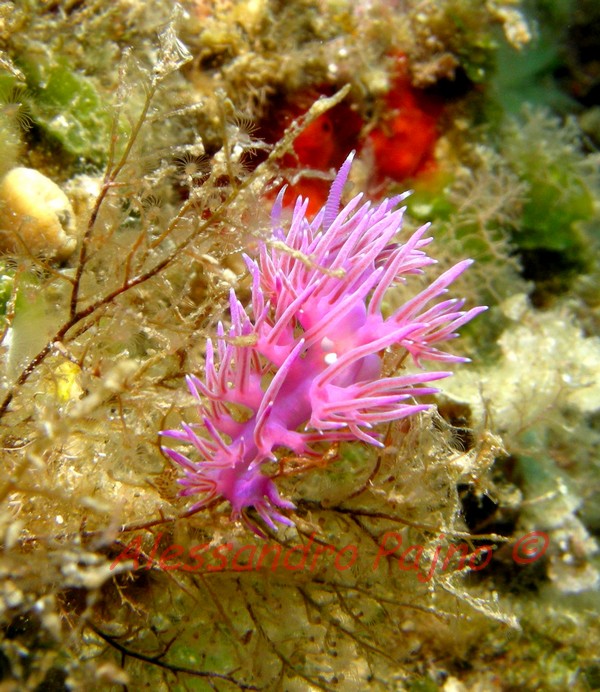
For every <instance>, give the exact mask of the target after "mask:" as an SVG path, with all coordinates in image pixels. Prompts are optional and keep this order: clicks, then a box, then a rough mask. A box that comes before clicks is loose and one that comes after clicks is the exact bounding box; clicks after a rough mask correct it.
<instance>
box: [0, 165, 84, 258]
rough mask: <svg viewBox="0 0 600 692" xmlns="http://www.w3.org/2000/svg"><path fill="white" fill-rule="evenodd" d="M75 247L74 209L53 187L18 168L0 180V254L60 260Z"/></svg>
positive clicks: (39, 176) (35, 173) (40, 176)
mask: <svg viewBox="0 0 600 692" xmlns="http://www.w3.org/2000/svg"><path fill="white" fill-rule="evenodd" d="M76 245H77V240H76V238H75V215H74V213H73V208H72V207H71V203H70V202H69V199H68V197H67V196H66V195H65V193H64V192H63V191H62V190H61V189H60V187H58V185H57V184H56V183H54V182H53V181H52V180H50V178H47V177H46V176H45V175H43V174H42V173H40V172H39V171H36V170H34V169H33V168H21V167H20V168H13V169H12V170H11V171H9V172H8V173H7V174H6V175H5V176H4V177H3V178H2V179H1V180H0V250H3V251H7V252H15V251H17V252H18V251H20V250H26V251H27V252H29V253H31V254H32V255H36V256H43V257H46V258H51V259H58V260H63V259H66V258H67V257H68V256H69V255H70V254H71V253H72V252H73V251H74V250H75V247H76Z"/></svg>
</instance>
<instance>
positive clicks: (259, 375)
mask: <svg viewBox="0 0 600 692" xmlns="http://www.w3.org/2000/svg"><path fill="white" fill-rule="evenodd" d="M351 164H352V155H350V156H349V157H348V159H347V160H346V161H345V163H344V164H343V166H342V167H341V169H340V171H339V173H338V175H337V177H336V179H335V181H334V183H333V185H332V187H331V192H330V194H329V197H328V199H327V202H326V204H325V206H324V207H323V209H322V210H321V211H320V212H319V213H318V214H317V215H316V217H315V218H314V219H313V220H312V221H308V220H307V218H306V209H307V201H306V200H302V198H299V199H298V200H297V202H296V206H295V208H294V211H293V215H292V220H291V224H290V227H289V230H287V231H284V230H283V228H282V225H281V221H280V219H281V215H282V200H283V191H282V192H281V193H280V194H279V196H278V198H277V200H276V202H275V205H274V208H273V212H272V222H273V234H272V238H271V239H269V240H266V241H265V242H263V243H261V245H260V250H259V254H258V257H257V258H256V259H252V258H250V257H247V256H245V257H244V259H245V262H246V264H247V266H248V270H249V271H250V275H251V277H252V304H251V306H250V308H249V309H248V310H246V309H244V307H243V306H242V304H241V303H240V302H239V301H238V299H237V297H236V294H235V291H233V290H232V291H231V294H230V298H229V310H230V316H231V326H230V327H229V328H228V329H227V330H226V329H225V327H224V326H223V325H222V324H221V323H219V325H218V328H217V338H216V346H215V344H213V342H212V340H210V339H208V341H207V345H206V364H205V372H204V378H203V379H200V378H198V377H196V376H194V375H189V376H188V377H187V378H186V379H187V384H188V387H189V389H190V392H191V393H192V395H193V396H194V397H195V399H196V401H197V402H198V410H199V413H200V419H201V420H202V424H195V425H186V424H185V423H184V424H182V426H181V430H166V431H164V432H163V433H162V434H163V435H167V436H169V437H171V438H174V439H175V440H178V441H179V442H184V443H187V444H191V445H193V446H194V447H195V449H196V452H195V454H194V455H193V456H194V457H195V458H196V459H197V461H193V460H192V459H191V458H189V457H188V456H184V455H183V454H182V453H181V452H179V451H176V450H173V449H169V448H166V447H163V451H164V452H165V454H167V455H168V456H169V457H170V458H171V459H172V460H173V461H174V462H176V463H177V464H178V465H179V466H180V467H181V468H182V470H183V474H184V475H183V478H181V479H180V481H179V483H180V484H181V485H183V486H184V490H183V491H182V492H181V494H182V495H192V496H198V497H199V500H198V501H197V502H196V503H195V504H194V505H193V507H192V510H196V509H200V508H201V507H203V506H204V505H206V504H207V503H209V502H210V501H212V500H213V499H215V498H222V499H225V500H228V501H229V503H230V504H231V507H232V519H242V520H243V521H244V523H245V524H246V525H247V526H249V528H251V529H252V530H253V531H254V532H255V533H258V534H259V535H263V534H262V532H261V531H260V529H259V528H258V527H257V526H256V525H255V524H253V523H252V522H251V521H250V520H249V518H248V516H247V514H246V510H247V509H248V508H250V507H254V509H255V510H256V512H257V513H258V515H259V516H260V517H261V518H262V520H263V521H264V522H265V524H266V525H267V526H269V527H270V528H271V529H276V526H275V522H279V523H282V524H288V525H291V524H292V522H291V521H290V519H289V518H288V517H286V516H285V515H284V514H282V512H281V511H280V510H286V509H293V508H294V505H293V504H292V503H291V502H290V501H288V500H284V499H283V498H281V497H280V496H279V493H278V491H277V488H276V487H275V483H274V482H273V480H272V479H271V478H270V477H269V476H267V475H265V474H264V473H263V469H262V467H263V465H264V464H265V463H267V462H271V461H276V460H277V456H276V452H277V451H278V450H280V449H287V450H291V451H292V452H294V453H296V454H298V455H313V456H314V455H315V454H318V452H316V450H315V448H314V445H315V444H318V443H322V442H335V441H339V440H361V441H363V442H366V443H367V444H371V445H377V446H383V445H382V442H381V441H380V435H379V434H378V433H377V431H376V428H375V426H377V425H378V424H379V423H385V422H387V421H392V420H399V419H401V418H405V417H406V416H410V415H412V414H414V413H417V412H419V411H423V410H425V409H427V408H428V406H427V405H423V404H417V403H415V401H414V397H418V396H420V395H424V394H431V393H434V392H436V391H437V390H436V389H435V388H433V387H429V386H423V384H424V383H429V382H433V381H434V380H439V379H442V378H444V377H448V375H450V374H451V373H450V372H447V371H445V370H444V371H435V372H418V373H416V374H415V373H413V374H404V375H403V374H398V375H396V376H394V377H386V376H383V375H382V353H383V352H384V351H385V350H386V349H388V348H390V347H394V348H395V349H405V351H406V352H407V353H409V354H410V355H411V356H412V359H413V361H414V363H416V364H417V365H420V364H421V361H424V360H438V361H444V362H460V361H464V360H466V359H465V358H460V357H458V356H453V355H450V354H448V353H445V352H444V351H440V350H438V348H437V347H436V345H437V344H438V343H439V342H441V341H446V340H448V339H451V338H453V337H455V336H457V334H456V330H457V329H458V327H460V326H462V325H463V324H465V323H466V322H468V321H469V320H471V319H472V318H473V317H474V316H475V315H477V314H478V313H480V312H482V311H483V310H485V307H477V308H473V309H471V310H467V311H463V310H462V308H463V305H464V301H463V300H456V299H450V300H442V301H438V302H435V301H436V300H437V299H438V298H439V297H440V296H441V295H443V294H444V293H446V292H447V290H448V286H449V285H450V284H451V283H452V282H453V281H454V280H455V279H456V278H457V277H458V276H459V275H460V274H461V273H462V272H463V271H464V270H465V269H466V268H467V267H468V266H469V264H470V263H471V261H470V260H464V261H462V262H459V263H458V264H456V265H455V266H454V267H452V268H451V269H449V270H448V271H446V272H445V273H444V274H442V275H441V276H440V277H438V278H437V279H436V280H435V281H433V282H432V283H431V284H430V285H429V286H428V287H427V288H425V289H424V290H423V291H421V292H420V293H417V294H416V295H415V296H414V297H413V298H411V299H410V300H408V301H407V302H406V303H404V305H402V306H401V307H399V308H398V309H397V310H396V311H395V312H393V313H392V314H390V315H389V316H388V317H384V316H383V315H382V312H381V305H382V301H383V299H384V297H385V293H386V291H387V289H388V288H390V287H391V286H393V285H394V284H396V283H398V282H404V281H405V280H406V277H407V276H408V275H410V274H420V273H422V270H423V268H424V267H426V266H428V265H430V264H433V263H434V262H435V260H433V259H431V258H430V257H429V256H428V255H427V254H426V253H425V252H424V250H423V248H424V247H425V246H427V245H428V244H429V243H430V242H431V240H432V239H431V238H425V237H424V235H425V232H426V231H427V229H428V225H425V226H423V227H421V228H420V229H419V230H417V231H416V232H415V233H413V234H412V236H411V237H410V238H408V239H407V240H406V242H404V243H402V242H399V241H398V240H395V236H396V235H397V234H398V232H399V231H400V230H401V228H402V216H403V213H404V209H405V208H400V209H396V208H395V207H396V206H397V204H398V203H399V202H401V201H402V200H403V199H404V198H405V195H400V196H398V197H395V198H392V199H386V200H384V201H383V202H381V203H380V204H377V205H371V204H370V203H369V202H366V203H364V204H362V205H361V200H362V195H360V194H359V195H357V196H356V197H354V198H353V199H352V200H351V201H350V202H349V203H348V204H347V205H346V206H345V207H344V208H343V209H342V210H341V211H340V199H341V195H342V190H343V187H344V185H345V183H346V180H347V177H348V173H349V171H350V166H351ZM234 412H237V413H236V415H232V413H234Z"/></svg>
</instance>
